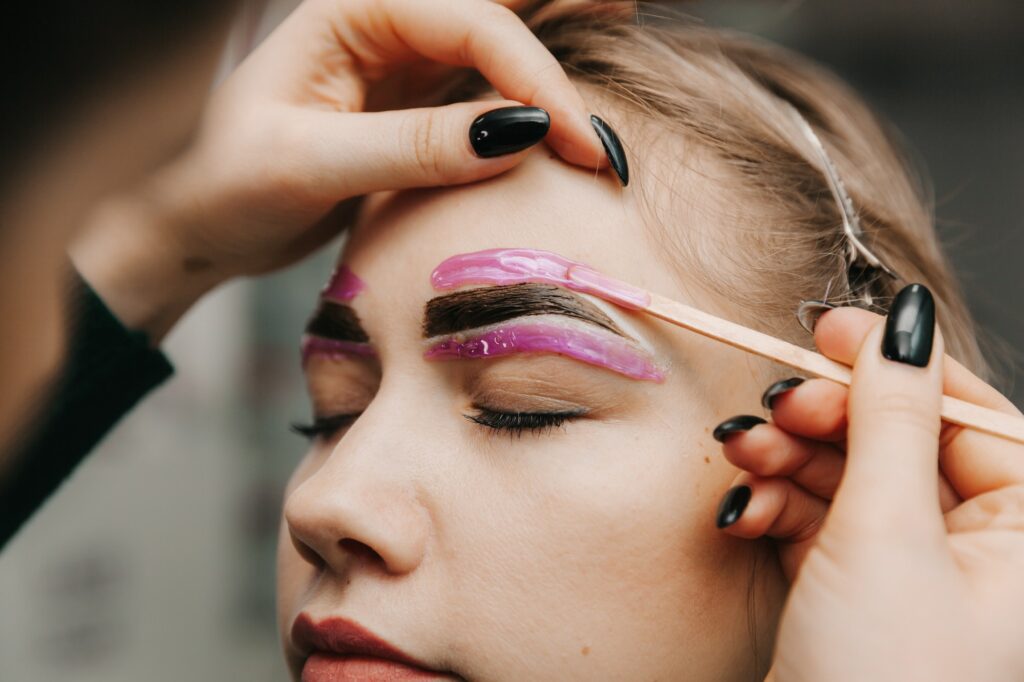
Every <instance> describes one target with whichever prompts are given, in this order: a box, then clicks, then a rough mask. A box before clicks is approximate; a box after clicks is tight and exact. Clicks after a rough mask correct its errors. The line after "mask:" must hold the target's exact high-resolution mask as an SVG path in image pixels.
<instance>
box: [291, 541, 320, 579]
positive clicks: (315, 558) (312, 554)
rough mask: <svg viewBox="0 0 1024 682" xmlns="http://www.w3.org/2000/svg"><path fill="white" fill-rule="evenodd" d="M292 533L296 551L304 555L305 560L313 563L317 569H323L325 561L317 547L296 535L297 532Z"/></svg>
mask: <svg viewBox="0 0 1024 682" xmlns="http://www.w3.org/2000/svg"><path fill="white" fill-rule="evenodd" d="M290 535H291V538H292V546H293V547H294V548H295V551H296V552H298V553H299V556H300V557H302V559H303V561H305V562H306V563H308V564H311V565H312V566H313V567H314V568H316V569H317V570H321V569H323V567H324V563H325V562H324V558H323V557H322V556H320V555H319V554H318V553H317V551H316V550H315V549H313V548H312V547H310V546H309V545H307V544H306V543H305V542H303V541H302V540H301V539H299V538H298V537H296V536H295V533H291V534H290Z"/></svg>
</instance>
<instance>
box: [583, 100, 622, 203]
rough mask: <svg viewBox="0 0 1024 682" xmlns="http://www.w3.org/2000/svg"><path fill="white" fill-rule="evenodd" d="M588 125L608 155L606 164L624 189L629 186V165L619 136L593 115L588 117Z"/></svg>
mask: <svg viewBox="0 0 1024 682" xmlns="http://www.w3.org/2000/svg"><path fill="white" fill-rule="evenodd" d="M590 124H591V125H592V126H594V130H596V131H597V136H598V137H599V138H601V144H603V145H604V151H605V153H607V154H608V162H609V163H610V164H611V165H612V170H613V171H615V174H616V175H618V176H619V182H621V183H622V186H623V187H625V186H626V185H628V184H629V163H628V162H627V161H626V151H625V150H624V149H623V148H622V142H621V141H620V140H619V136H618V135H616V134H615V131H614V130H612V129H611V126H609V125H608V124H607V123H605V122H604V121H602V120H601V119H600V118H598V117H597V116H594V115H593V114H591V116H590Z"/></svg>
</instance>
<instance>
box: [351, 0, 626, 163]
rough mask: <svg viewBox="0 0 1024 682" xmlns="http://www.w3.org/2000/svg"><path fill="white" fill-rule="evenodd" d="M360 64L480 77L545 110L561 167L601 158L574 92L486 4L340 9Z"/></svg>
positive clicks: (521, 32)
mask: <svg viewBox="0 0 1024 682" xmlns="http://www.w3.org/2000/svg"><path fill="white" fill-rule="evenodd" d="M345 18H346V20H348V21H351V22H354V25H353V26H350V27H348V28H349V29H350V30H349V31H347V32H346V33H347V35H348V36H349V38H350V39H355V40H358V41H361V42H360V44H358V45H355V46H348V47H350V48H353V47H354V48H355V49H356V50H366V54H360V55H359V57H360V60H362V61H366V60H367V59H368V58H369V59H371V60H379V63H378V64H376V66H378V67H383V66H385V62H387V61H390V62H392V63H394V62H401V61H406V60H408V59H409V58H410V57H412V56H415V55H420V56H423V57H426V58H428V59H430V60H433V61H436V62H440V63H443V64H449V65H452V66H466V67H472V68H475V69H476V70H478V71H479V72H480V73H481V74H482V75H483V76H484V78H486V79H487V81H488V82H489V83H490V84H491V85H492V86H494V88H495V89H496V90H497V91H498V92H499V93H500V94H501V95H502V96H503V97H505V98H507V99H510V100H516V101H519V102H522V103H523V104H528V105H530V106H536V107H541V108H542V109H546V110H547V112H548V113H549V114H550V115H551V131H550V132H549V133H548V142H549V144H550V145H551V146H552V147H553V148H554V149H555V150H556V151H557V152H558V153H559V155H561V156H562V157H563V158H564V159H565V160H566V161H569V162H571V163H574V164H577V165H581V166H586V167H588V168H600V167H603V166H605V165H607V163H608V161H607V156H606V154H605V152H604V148H603V147H602V146H601V142H600V140H599V139H598V137H597V134H596V133H595V132H594V129H593V127H592V124H591V122H590V115H589V113H588V109H587V106H586V104H585V103H584V101H583V98H582V97H581V96H580V93H579V91H578V90H577V89H576V86H575V85H573V83H572V81H570V80H569V77H568V76H567V75H566V73H565V71H564V69H562V66H561V64H559V63H558V60H556V59H555V57H554V55H552V54H551V53H550V52H549V51H548V50H547V48H545V47H544V45H543V44H542V43H541V42H540V40H539V39H538V38H537V37H536V36H535V35H534V34H533V33H532V32H531V31H530V29H529V28H528V27H527V26H526V24H524V23H523V21H522V20H521V19H520V18H519V17H518V16H516V14H515V12H513V11H512V10H511V9H509V8H508V7H505V6H503V5H502V4H498V3H493V2H486V1H484V0H430V1H429V2H424V1H422V0H376V1H374V2H370V3H363V8H362V11H355V12H353V11H351V9H349V10H346V17H345Z"/></svg>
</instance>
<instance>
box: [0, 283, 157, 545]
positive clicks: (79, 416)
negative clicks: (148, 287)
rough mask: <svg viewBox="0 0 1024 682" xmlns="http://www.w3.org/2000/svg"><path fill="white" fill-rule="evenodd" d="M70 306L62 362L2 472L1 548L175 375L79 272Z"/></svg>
mask: <svg viewBox="0 0 1024 682" xmlns="http://www.w3.org/2000/svg"><path fill="white" fill-rule="evenodd" d="M67 306H68V315H67V319H68V321H69V332H68V340H67V351H66V356H65V357H66V360H65V364H64V367H63V368H62V370H61V372H60V375H59V376H58V377H57V378H56V380H55V381H54V383H53V384H52V387H51V389H50V391H49V392H48V393H46V394H45V397H44V399H43V402H42V405H41V408H40V410H39V411H38V414H37V417H36V419H35V420H34V422H33V425H32V426H31V428H30V429H28V431H27V432H25V433H24V434H23V435H22V438H21V440H20V441H19V444H17V445H16V446H15V447H14V449H13V451H12V452H11V453H9V454H8V457H7V460H8V462H7V465H6V466H5V467H4V469H3V470H0V548H2V547H3V546H4V545H5V544H6V543H7V541H8V540H10V539H11V537H12V536H14V534H15V533H16V532H17V531H18V529H19V528H20V527H21V526H22V524H23V523H24V522H25V521H26V520H27V519H28V518H29V517H30V516H31V515H32V514H33V513H34V512H35V510H36V509H38V508H39V507H40V506H42V504H43V502H44V501H45V500H46V498H47V497H49V495H50V494H52V493H53V492H54V491H55V490H56V489H57V488H58V487H59V486H60V485H61V483H62V482H63V481H64V480H65V479H66V478H67V476H68V475H69V474H70V473H71V472H72V471H73V470H74V469H75V467H77V466H78V464H79V462H81V461H82V460H83V459H84V458H85V456H86V455H87V454H88V453H89V451H90V450H92V448H93V447H94V446H95V445H96V443H98V442H99V441H100V439H102V438H103V436H104V435H105V434H106V433H107V432H108V431H109V430H110V429H111V428H112V427H113V426H114V424H116V423H117V422H118V420H119V419H120V418H121V417H122V415H124V414H125V413H127V412H128V411H129V410H131V409H132V407H134V406H135V404H136V403H137V402H138V401H139V400H140V399H141V398H142V397H143V396H144V395H146V393H148V392H149V391H150V390H152V389H153V388H154V387H155V386H157V385H158V384H160V383H161V382H163V381H164V380H165V379H166V378H167V377H168V376H170V375H171V374H172V373H173V372H174V369H173V368H172V367H171V364H170V362H168V360H167V358H166V357H165V356H164V355H163V353H161V352H160V351H159V350H156V349H154V348H151V347H150V345H149V341H148V339H147V338H146V335H145V334H143V333H141V332H135V331H130V330H128V329H126V328H125V327H124V325H122V324H121V322H120V321H119V320H118V319H117V318H116V317H115V316H114V315H113V313H111V312H110V310H108V309H107V307H106V306H105V305H104V304H103V301H101V300H100V298H99V297H98V296H97V295H96V293H95V292H93V290H92V289H91V288H90V287H89V285H88V284H86V283H85V282H84V281H83V280H82V279H81V278H80V277H79V276H78V275H77V274H74V275H73V282H72V285H71V292H70V295H69V296H68V301H67Z"/></svg>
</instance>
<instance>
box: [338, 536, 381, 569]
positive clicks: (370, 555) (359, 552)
mask: <svg viewBox="0 0 1024 682" xmlns="http://www.w3.org/2000/svg"><path fill="white" fill-rule="evenodd" d="M338 546H339V547H341V549H342V550H343V551H344V552H346V553H348V554H350V555H352V556H353V557H357V558H362V559H366V560H367V561H379V562H381V563H384V557H382V556H381V555H380V554H378V553H377V552H376V551H375V550H374V549H373V548H372V547H370V546H369V545H367V544H365V543H362V542H359V541H358V540H353V539H352V538H345V539H344V540H339V541H338Z"/></svg>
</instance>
